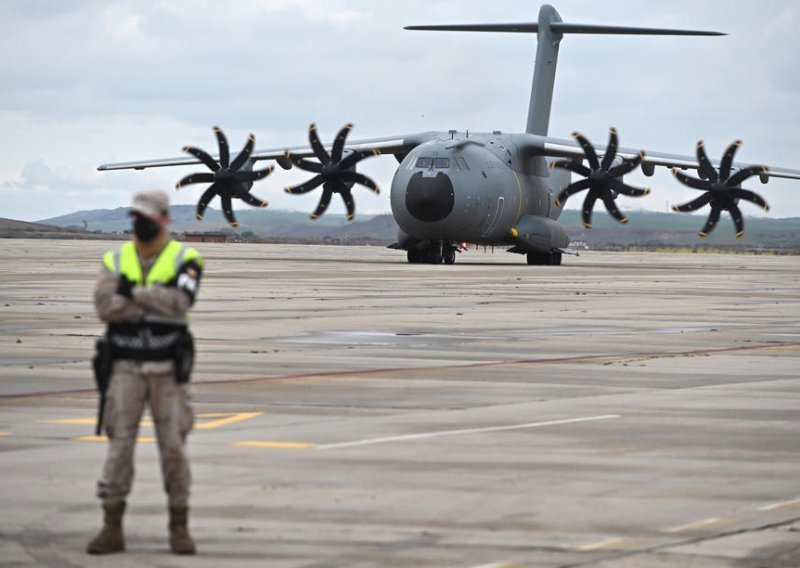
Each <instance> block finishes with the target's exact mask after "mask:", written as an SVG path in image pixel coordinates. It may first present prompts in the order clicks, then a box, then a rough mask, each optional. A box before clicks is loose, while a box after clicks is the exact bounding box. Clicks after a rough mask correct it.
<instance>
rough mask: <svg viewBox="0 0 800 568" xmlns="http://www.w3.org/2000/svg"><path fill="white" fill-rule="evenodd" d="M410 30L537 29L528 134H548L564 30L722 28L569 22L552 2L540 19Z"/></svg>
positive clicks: (625, 31) (641, 32)
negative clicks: (645, 26)
mask: <svg viewBox="0 0 800 568" xmlns="http://www.w3.org/2000/svg"><path fill="white" fill-rule="evenodd" d="M405 29H407V30H435V31H452V32H507V33H509V32H510V33H535V34H537V35H538V38H537V47H536V63H535V65H534V68H533V85H532V86H531V101H530V106H529V107H528V123H527V126H526V128H525V132H527V133H528V134H540V135H542V136H546V135H547V129H548V127H549V125H550V107H551V106H552V103H553V85H554V84H555V78H556V64H557V63H558V47H559V44H560V42H561V38H562V37H563V36H564V34H621V35H689V36H717V35H725V34H723V33H720V32H709V31H701V30H670V29H659V28H635V27H625V26H604V25H591V24H570V23H566V22H563V21H561V16H560V15H559V13H558V12H556V9H555V8H553V7H552V6H550V5H549V4H543V5H542V7H541V8H539V21H538V22H534V23H523V24H456V25H434V26H406V28H405Z"/></svg>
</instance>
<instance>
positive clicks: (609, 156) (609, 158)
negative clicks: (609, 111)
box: [600, 126, 619, 170]
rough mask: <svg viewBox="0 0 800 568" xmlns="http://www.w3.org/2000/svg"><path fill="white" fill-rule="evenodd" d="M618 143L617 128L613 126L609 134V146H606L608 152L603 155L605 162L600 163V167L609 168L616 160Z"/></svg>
mask: <svg viewBox="0 0 800 568" xmlns="http://www.w3.org/2000/svg"><path fill="white" fill-rule="evenodd" d="M618 143H619V140H618V138H617V129H616V128H614V127H613V126H612V127H611V130H610V133H609V135H608V146H607V147H606V153H605V155H604V156H603V162H602V163H601V164H600V169H603V170H608V168H610V167H611V163H612V162H613V161H614V158H616V157H617V145H618Z"/></svg>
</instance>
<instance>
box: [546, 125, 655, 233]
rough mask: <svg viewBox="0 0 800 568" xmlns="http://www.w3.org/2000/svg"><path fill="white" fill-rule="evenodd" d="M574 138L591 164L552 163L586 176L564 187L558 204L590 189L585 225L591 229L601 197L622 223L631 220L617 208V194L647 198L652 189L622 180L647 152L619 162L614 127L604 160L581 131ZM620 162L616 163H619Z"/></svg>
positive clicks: (568, 161) (609, 211)
mask: <svg viewBox="0 0 800 568" xmlns="http://www.w3.org/2000/svg"><path fill="white" fill-rule="evenodd" d="M572 137H573V138H575V140H576V141H577V142H578V144H580V145H581V148H582V149H583V154H584V156H585V159H586V160H587V161H588V162H589V167H586V166H584V165H583V164H582V163H581V162H582V160H581V162H578V161H576V160H572V159H567V160H556V161H554V162H551V163H550V167H551V168H561V169H565V170H570V171H572V172H575V173H576V174H578V175H581V176H583V178H584V179H581V180H578V181H576V182H573V183H571V184H570V185H568V186H567V187H566V188H564V189H563V190H562V191H561V193H560V194H559V195H558V197H557V198H556V201H555V203H556V207H561V204H562V203H564V202H566V200H567V199H568V198H569V197H570V196H571V195H574V194H576V193H578V192H581V191H583V190H584V189H588V190H589V193H587V194H586V199H584V201H583V210H582V211H581V218H582V219H583V226H584V227H586V228H587V229H591V228H592V209H594V204H595V202H596V201H597V200H598V199H600V200H602V201H603V203H604V204H605V206H606V209H607V210H608V213H609V214H610V215H611V216H612V217H614V218H615V219H616V220H617V221H619V222H620V223H627V222H628V218H627V217H625V216H624V215H623V214H622V213H620V212H619V209H617V204H616V202H615V199H616V196H617V194H619V193H621V194H623V195H629V196H631V197H643V196H645V195H647V194H648V193H650V188H644V189H639V188H638V187H632V186H630V185H627V184H625V183H623V182H622V180H621V179H618V178H621V177H622V176H624V175H625V174H627V173H630V172H632V171H633V170H634V169H636V166H638V165H639V163H640V162H641V161H642V159H643V158H644V152H639V155H638V156H636V157H635V158H631V159H623V160H622V163H619V161H616V158H617V147H618V139H617V129H616V128H614V127H613V126H612V127H611V133H610V134H609V137H608V147H607V148H606V153H605V154H604V155H603V160H602V162H601V161H600V159H599V158H598V157H597V152H596V151H595V149H594V146H592V144H591V142H589V140H588V139H586V137H584V136H583V135H582V134H580V133H579V132H573V133H572ZM615 162H616V165H615ZM612 166H613V167H612Z"/></svg>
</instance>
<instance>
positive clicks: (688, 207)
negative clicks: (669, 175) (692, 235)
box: [672, 191, 714, 213]
mask: <svg viewBox="0 0 800 568" xmlns="http://www.w3.org/2000/svg"><path fill="white" fill-rule="evenodd" d="M712 199H714V194H713V193H711V192H710V191H709V192H706V193H704V194H703V195H701V196H700V197H698V198H697V199H693V200H691V201H690V202H689V203H684V204H683V205H673V206H672V210H673V211H677V212H678V213H688V212H690V211H697V210H698V209H700V208H701V207H703V206H705V205H707V204H708V203H710V202H711V200H712Z"/></svg>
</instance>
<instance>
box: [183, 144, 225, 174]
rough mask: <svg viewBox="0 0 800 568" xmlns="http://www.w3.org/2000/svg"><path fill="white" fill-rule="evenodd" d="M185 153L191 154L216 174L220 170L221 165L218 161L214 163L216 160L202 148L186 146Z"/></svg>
mask: <svg viewBox="0 0 800 568" xmlns="http://www.w3.org/2000/svg"><path fill="white" fill-rule="evenodd" d="M183 151H184V152H186V153H187V154H191V155H192V156H194V157H195V158H197V159H198V160H200V161H201V162H203V163H204V164H205V165H206V166H208V169H210V170H211V171H212V172H215V171H217V170H218V169H219V164H218V163H217V162H216V161H214V158H212V157H211V156H210V155H209V154H208V153H207V152H205V151H204V150H201V149H200V148H195V147H194V146H184V147H183Z"/></svg>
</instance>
